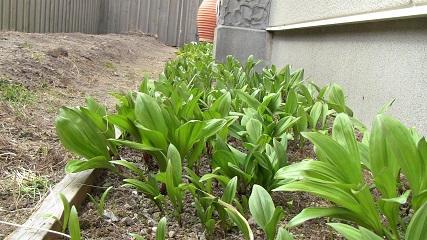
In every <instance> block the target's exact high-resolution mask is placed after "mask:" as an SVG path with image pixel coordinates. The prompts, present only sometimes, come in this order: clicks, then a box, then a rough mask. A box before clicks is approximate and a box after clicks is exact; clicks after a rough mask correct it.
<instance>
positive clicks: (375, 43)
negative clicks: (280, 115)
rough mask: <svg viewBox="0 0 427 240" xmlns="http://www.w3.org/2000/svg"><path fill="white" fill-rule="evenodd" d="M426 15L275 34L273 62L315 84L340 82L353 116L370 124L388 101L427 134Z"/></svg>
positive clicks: (406, 120)
mask: <svg viewBox="0 0 427 240" xmlns="http://www.w3.org/2000/svg"><path fill="white" fill-rule="evenodd" d="M426 23H427V18H426V17H423V18H416V19H407V20H395V21H385V22H376V23H363V24H354V25H343V26H335V27H332V26H331V27H321V28H313V29H304V30H302V29H301V30H290V31H283V32H275V33H274V37H273V47H272V59H271V61H272V64H276V65H277V66H278V67H281V66H284V65H285V64H288V63H289V64H293V66H294V67H295V68H304V69H305V77H310V79H311V80H313V81H314V82H316V83H320V84H323V85H324V84H327V83H335V82H336V83H338V84H340V85H341V86H342V87H343V88H344V90H345V92H346V93H347V95H348V98H347V101H348V104H349V106H350V107H351V108H352V109H353V110H354V113H355V117H356V118H358V119H361V120H362V121H363V122H364V123H366V124H368V125H370V124H371V121H372V119H373V117H374V116H375V114H376V113H377V112H378V111H379V109H380V108H381V107H382V106H383V105H384V104H386V103H387V102H389V101H391V100H393V99H396V101H395V103H394V104H393V106H392V107H391V108H390V109H389V110H388V112H387V113H389V114H390V115H392V116H395V117H396V118H398V119H400V120H401V121H403V122H404V123H405V124H406V125H407V126H416V128H417V129H418V130H419V131H420V132H421V133H422V134H424V135H426V134H427V124H426V122H427V67H426V66H427V24H426Z"/></svg>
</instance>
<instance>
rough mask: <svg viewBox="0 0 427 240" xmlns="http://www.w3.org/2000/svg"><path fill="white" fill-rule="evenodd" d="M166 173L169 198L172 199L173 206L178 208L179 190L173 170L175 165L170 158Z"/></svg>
mask: <svg viewBox="0 0 427 240" xmlns="http://www.w3.org/2000/svg"><path fill="white" fill-rule="evenodd" d="M165 173H166V176H165V184H166V189H167V192H168V196H169V200H170V201H171V203H172V206H173V208H174V209H176V208H177V206H178V204H179V203H178V199H177V197H178V196H179V193H178V191H179V190H177V189H176V187H177V185H175V179H174V176H173V174H174V170H173V166H172V163H171V160H170V159H169V160H168V165H167V167H166V172H165Z"/></svg>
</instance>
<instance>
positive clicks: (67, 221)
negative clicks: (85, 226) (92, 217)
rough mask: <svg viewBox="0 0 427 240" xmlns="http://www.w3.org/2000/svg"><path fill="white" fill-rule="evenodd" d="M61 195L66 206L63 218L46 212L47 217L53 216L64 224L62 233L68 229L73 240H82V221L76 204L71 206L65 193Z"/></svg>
mask: <svg viewBox="0 0 427 240" xmlns="http://www.w3.org/2000/svg"><path fill="white" fill-rule="evenodd" d="M59 197H60V198H61V201H62V204H63V207H64V213H63V220H62V221H61V220H60V219H59V218H57V217H55V216H53V215H51V214H45V215H44V216H45V217H49V218H53V219H55V220H56V221H58V222H59V223H60V224H61V226H62V228H61V229H62V233H65V231H66V230H67V229H68V232H69V234H70V236H69V237H70V238H71V240H80V239H81V232H80V223H79V218H78V213H77V210H76V207H75V206H70V202H69V201H68V199H67V198H66V197H65V195H64V194H62V193H59Z"/></svg>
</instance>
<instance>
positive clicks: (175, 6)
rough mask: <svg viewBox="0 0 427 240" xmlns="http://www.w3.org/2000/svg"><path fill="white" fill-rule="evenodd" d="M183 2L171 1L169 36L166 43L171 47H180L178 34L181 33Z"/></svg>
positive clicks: (180, 0) (178, 0)
mask: <svg viewBox="0 0 427 240" xmlns="http://www.w3.org/2000/svg"><path fill="white" fill-rule="evenodd" d="M181 3H182V0H175V1H171V2H170V5H169V14H168V19H167V21H168V25H167V35H166V41H165V43H166V44H168V45H170V46H177V45H178V34H179V32H180V30H181V29H180V27H179V18H180V16H181V14H180V13H181V11H180V10H181V9H180V8H181V6H182V4H181Z"/></svg>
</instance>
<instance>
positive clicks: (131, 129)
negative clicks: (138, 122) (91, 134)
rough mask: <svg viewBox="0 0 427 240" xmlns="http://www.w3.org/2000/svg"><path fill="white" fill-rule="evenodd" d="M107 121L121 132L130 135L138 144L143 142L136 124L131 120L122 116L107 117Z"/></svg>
mask: <svg viewBox="0 0 427 240" xmlns="http://www.w3.org/2000/svg"><path fill="white" fill-rule="evenodd" d="M107 121H108V122H110V123H112V124H114V125H115V126H117V128H119V129H120V131H122V132H124V131H126V132H128V133H130V134H131V135H132V136H133V137H134V138H135V140H136V142H141V136H140V134H139V131H138V128H137V127H136V126H135V124H134V122H133V121H132V120H130V119H129V118H127V117H125V116H122V115H118V114H117V115H109V116H107Z"/></svg>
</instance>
